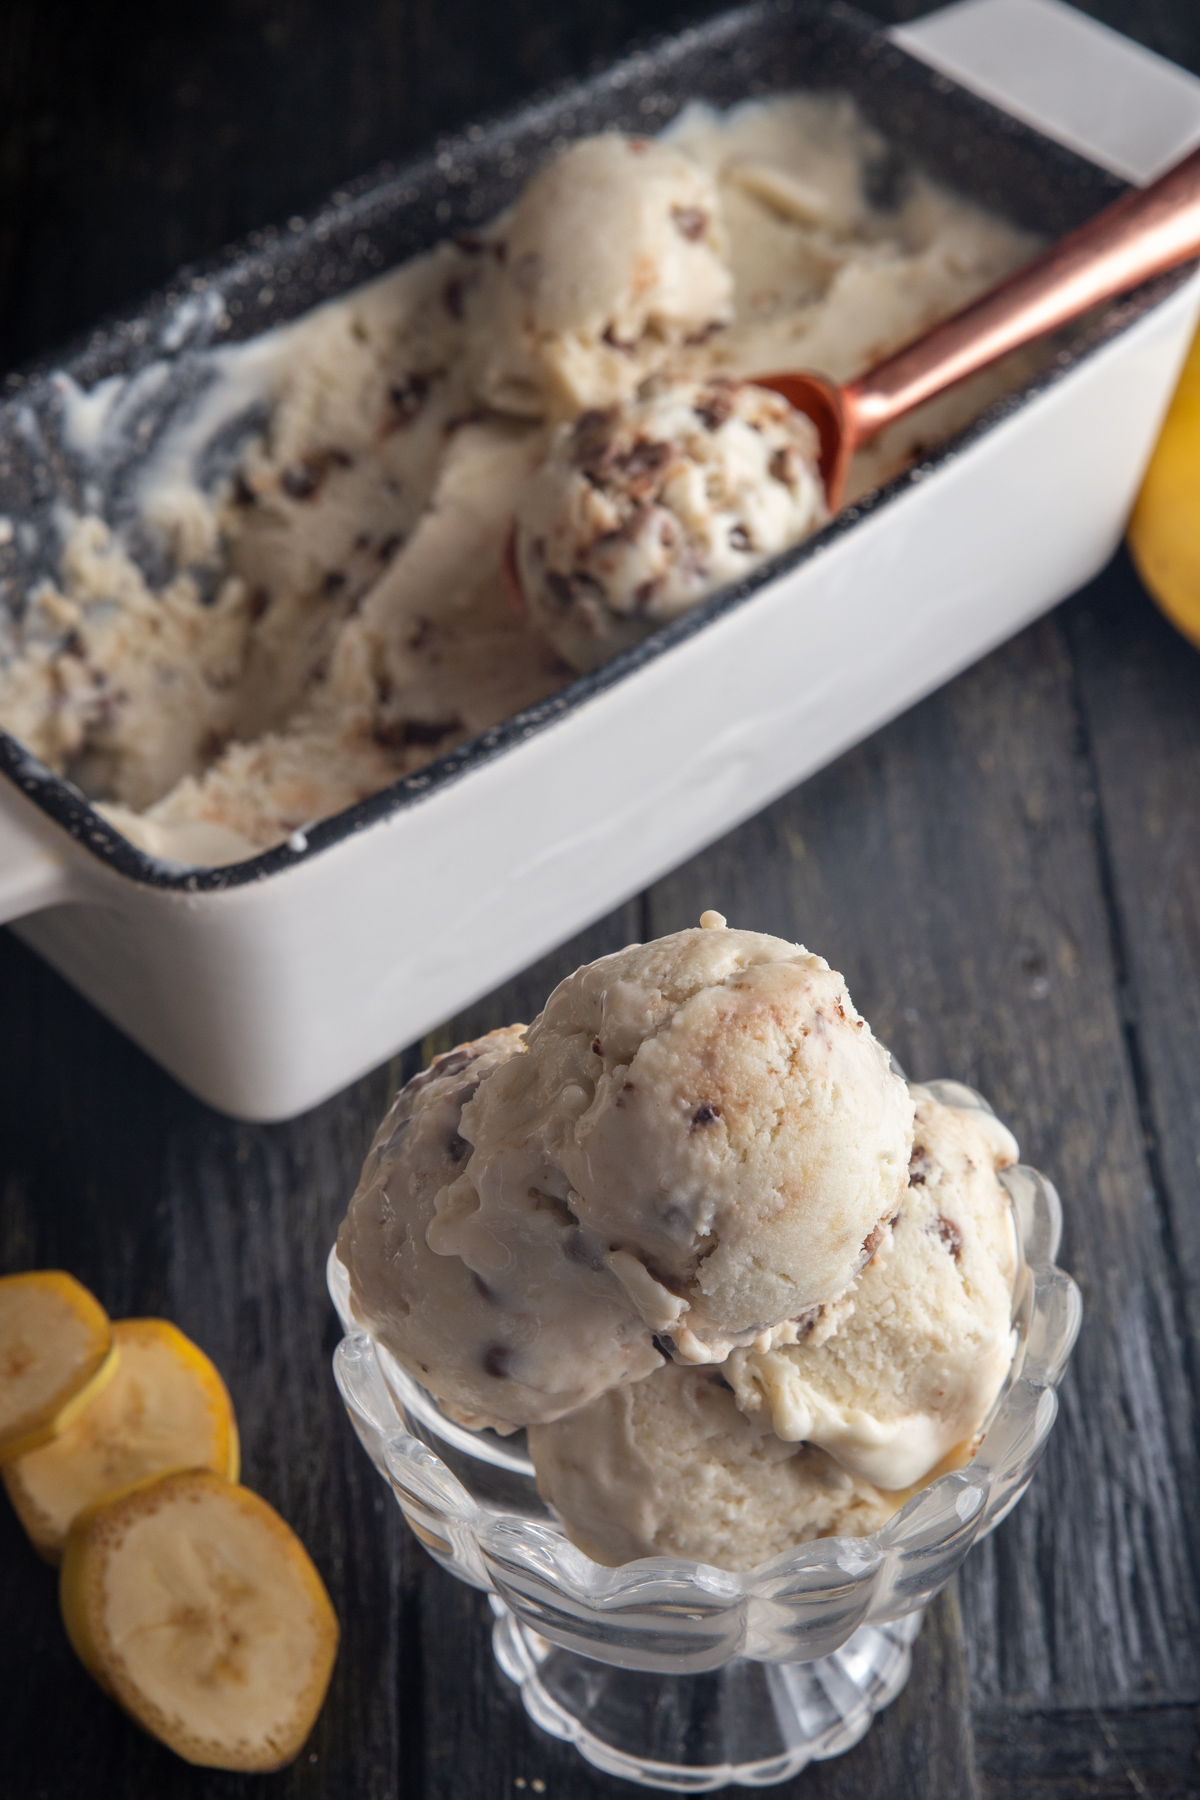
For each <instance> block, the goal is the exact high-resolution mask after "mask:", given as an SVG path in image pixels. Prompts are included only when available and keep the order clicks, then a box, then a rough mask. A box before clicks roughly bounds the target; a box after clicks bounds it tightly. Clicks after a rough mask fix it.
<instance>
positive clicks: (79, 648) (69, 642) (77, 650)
mask: <svg viewBox="0 0 1200 1800" xmlns="http://www.w3.org/2000/svg"><path fill="white" fill-rule="evenodd" d="M62 654H63V655H64V656H80V657H81V656H82V655H83V639H82V638H81V637H80V635H79V633H78V632H77V631H75V630H71V631H68V633H67V635H66V637H65V638H64V639H63V644H62Z"/></svg>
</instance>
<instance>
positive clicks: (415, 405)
mask: <svg viewBox="0 0 1200 1800" xmlns="http://www.w3.org/2000/svg"><path fill="white" fill-rule="evenodd" d="M428 398H429V377H428V376H427V375H409V376H407V377H406V378H405V379H404V380H403V381H397V382H393V383H392V385H391V387H390V388H389V389H388V400H389V401H390V402H391V407H392V422H393V424H395V425H411V424H412V422H413V420H414V419H415V418H416V416H417V414H418V413H419V412H420V410H421V408H422V407H423V406H424V404H425V402H426V400H427V399H428Z"/></svg>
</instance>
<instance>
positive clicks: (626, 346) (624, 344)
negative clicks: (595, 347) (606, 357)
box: [600, 325, 637, 356]
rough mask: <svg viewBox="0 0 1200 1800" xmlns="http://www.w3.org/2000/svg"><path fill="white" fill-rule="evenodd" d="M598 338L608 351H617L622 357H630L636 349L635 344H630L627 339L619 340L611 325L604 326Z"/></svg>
mask: <svg viewBox="0 0 1200 1800" xmlns="http://www.w3.org/2000/svg"><path fill="white" fill-rule="evenodd" d="M600 336H601V337H602V338H603V340H604V342H605V343H606V344H607V345H608V347H609V349H610V350H619V351H620V352H621V355H622V356H632V355H633V353H634V351H635V350H636V349H637V344H636V342H630V340H629V339H627V338H619V337H618V336H617V334H616V332H615V331H614V330H613V328H612V326H611V325H606V326H605V327H604V330H603V331H602V332H601V333H600Z"/></svg>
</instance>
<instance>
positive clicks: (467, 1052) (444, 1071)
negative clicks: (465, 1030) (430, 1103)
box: [409, 1044, 483, 1087]
mask: <svg viewBox="0 0 1200 1800" xmlns="http://www.w3.org/2000/svg"><path fill="white" fill-rule="evenodd" d="M482 1055H483V1052H482V1050H472V1049H471V1048H470V1047H469V1046H468V1045H466V1044H460V1045H459V1046H458V1048H457V1049H456V1050H443V1051H442V1054H441V1055H440V1056H435V1057H434V1059H433V1061H432V1062H431V1063H430V1065H429V1067H428V1068H427V1069H426V1070H425V1071H424V1074H425V1075H426V1076H428V1077H429V1078H430V1079H431V1080H432V1079H434V1078H435V1077H436V1078H437V1079H438V1080H440V1079H441V1078H442V1076H443V1075H457V1074H459V1073H460V1072H461V1071H462V1070H463V1069H469V1068H470V1066H471V1064H472V1063H473V1062H478V1061H479V1058H480V1057H481V1056H482ZM414 1080H416V1081H420V1080H421V1076H420V1075H417V1076H415V1077H414ZM412 1085H413V1084H412V1082H410V1083H409V1086H410V1087H411V1086H412Z"/></svg>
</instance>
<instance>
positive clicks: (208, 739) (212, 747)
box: [199, 725, 232, 762]
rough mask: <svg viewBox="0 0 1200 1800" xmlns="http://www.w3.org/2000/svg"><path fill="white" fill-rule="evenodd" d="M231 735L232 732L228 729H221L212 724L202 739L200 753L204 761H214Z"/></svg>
mask: <svg viewBox="0 0 1200 1800" xmlns="http://www.w3.org/2000/svg"><path fill="white" fill-rule="evenodd" d="M231 736H232V733H230V732H228V731H221V730H219V729H218V727H217V726H215V725H213V726H210V727H209V729H208V730H207V731H206V732H205V733H204V736H203V737H202V738H201V739H200V746H199V748H200V755H201V756H202V757H203V759H204V761H205V762H213V761H214V760H215V759H216V758H217V757H218V756H220V754H221V752H222V750H223V749H224V748H225V746H226V744H227V743H228V742H229V739H230V737H231Z"/></svg>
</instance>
